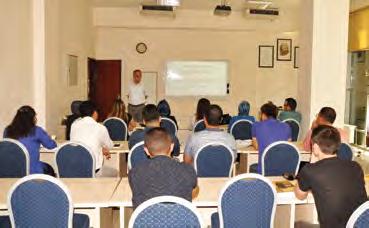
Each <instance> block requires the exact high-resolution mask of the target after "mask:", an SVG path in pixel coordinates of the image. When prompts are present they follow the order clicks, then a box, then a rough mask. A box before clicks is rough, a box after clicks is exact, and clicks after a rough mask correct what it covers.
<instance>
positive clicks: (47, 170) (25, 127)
mask: <svg viewBox="0 0 369 228" xmlns="http://www.w3.org/2000/svg"><path fill="white" fill-rule="evenodd" d="M36 123H37V118H36V112H35V110H34V109H33V108H32V107H30V106H22V107H20V108H19V109H18V111H17V114H16V115H15V117H14V119H13V121H12V122H11V124H10V125H9V126H7V127H6V128H5V131H4V138H11V139H15V140H18V141H20V142H21V143H22V144H23V145H24V146H25V147H26V148H27V150H28V153H29V158H30V163H31V164H30V174H34V173H43V174H48V175H51V176H55V172H54V170H53V168H52V167H51V166H50V165H49V164H47V163H44V162H41V161H40V145H42V146H44V147H46V148H47V149H54V148H55V147H56V142H55V141H54V140H52V139H51V138H50V136H49V135H48V134H47V133H46V131H45V130H44V129H42V128H41V127H39V126H37V125H36Z"/></svg>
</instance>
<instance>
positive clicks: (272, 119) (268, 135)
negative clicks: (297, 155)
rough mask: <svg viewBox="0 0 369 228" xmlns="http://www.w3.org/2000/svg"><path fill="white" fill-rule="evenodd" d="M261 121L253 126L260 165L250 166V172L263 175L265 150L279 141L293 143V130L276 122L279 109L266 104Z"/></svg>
mask: <svg viewBox="0 0 369 228" xmlns="http://www.w3.org/2000/svg"><path fill="white" fill-rule="evenodd" d="M260 113H261V117H260V119H261V121H260V122H256V123H254V124H253V126H252V144H253V146H254V147H255V149H257V150H258V151H259V159H258V164H252V165H251V166H250V172H252V173H260V174H261V162H262V161H261V158H262V156H263V153H264V150H265V148H267V146H269V145H270V144H272V143H274V142H277V141H291V128H290V127H289V126H288V124H286V123H283V122H280V121H279V120H276V117H277V107H276V106H275V105H274V104H273V103H269V102H268V103H266V104H264V105H263V106H261V108H260Z"/></svg>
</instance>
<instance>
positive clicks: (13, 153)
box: [0, 138, 30, 178]
mask: <svg viewBox="0 0 369 228" xmlns="http://www.w3.org/2000/svg"><path fill="white" fill-rule="evenodd" d="M29 172H30V158H29V153H28V150H27V148H26V147H25V146H24V145H23V144H22V143H21V142H19V141H17V140H14V139H8V138H6V139H2V140H0V178H16V177H18V178H19V177H24V176H27V175H29Z"/></svg>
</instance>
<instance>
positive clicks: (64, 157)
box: [55, 142, 96, 178]
mask: <svg viewBox="0 0 369 228" xmlns="http://www.w3.org/2000/svg"><path fill="white" fill-rule="evenodd" d="M55 164H56V167H57V171H56V173H57V177H61V178H90V177H95V169H96V158H95V155H94V154H93V153H92V151H91V149H90V148H89V147H88V146H87V145H84V144H83V143H79V142H66V143H64V144H63V145H61V146H60V147H59V148H58V150H57V152H56V154H55Z"/></svg>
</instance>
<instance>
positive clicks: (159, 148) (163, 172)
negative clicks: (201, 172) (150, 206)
mask: <svg viewBox="0 0 369 228" xmlns="http://www.w3.org/2000/svg"><path fill="white" fill-rule="evenodd" d="M173 147H174V145H173V142H172V137H171V136H170V134H169V133H168V132H167V131H166V130H165V129H164V128H160V127H156V128H150V129H149V130H147V132H146V134H145V147H144V148H145V152H146V153H147V154H148V155H149V156H150V157H151V159H149V160H147V161H144V162H142V163H140V164H138V165H137V166H135V167H133V168H132V169H131V170H130V172H129V173H128V180H129V185H130V187H131V190H132V204H133V207H134V208H136V207H137V206H139V205H140V204H141V203H143V202H145V201H146V200H149V199H151V198H153V197H157V196H164V195H170V196H177V197H182V198H184V199H186V200H188V201H192V193H193V194H196V192H197V188H196V186H197V176H196V172H195V170H194V169H193V168H192V167H191V166H189V165H187V164H184V163H180V162H178V161H177V160H174V159H172V158H171V157H170V154H171V152H172V150H173Z"/></svg>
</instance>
